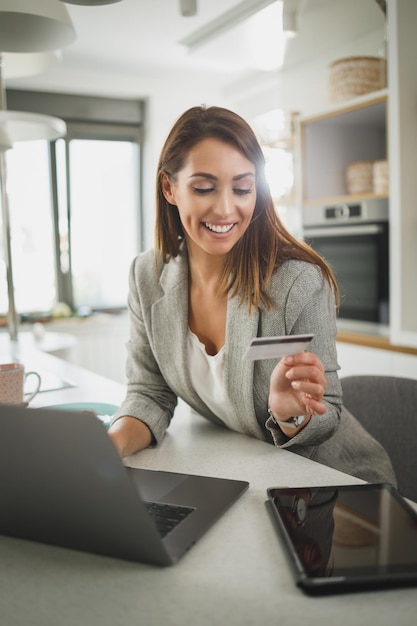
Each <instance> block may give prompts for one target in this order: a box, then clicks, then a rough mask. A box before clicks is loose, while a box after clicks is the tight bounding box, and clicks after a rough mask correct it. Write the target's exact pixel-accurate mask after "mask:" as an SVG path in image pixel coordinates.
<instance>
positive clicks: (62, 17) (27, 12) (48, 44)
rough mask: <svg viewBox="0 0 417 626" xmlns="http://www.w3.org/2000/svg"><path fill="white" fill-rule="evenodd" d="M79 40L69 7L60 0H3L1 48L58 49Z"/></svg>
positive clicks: (0, 34) (0, 10) (22, 49)
mask: <svg viewBox="0 0 417 626" xmlns="http://www.w3.org/2000/svg"><path fill="white" fill-rule="evenodd" d="M75 39H76V33H75V29H74V27H73V25H72V22H71V19H70V16H69V14H68V9H67V8H66V6H65V5H64V4H63V3H62V2H60V1H59V0H0V51H1V52H44V51H46V50H58V49H60V48H63V47H65V46H67V45H69V44H71V43H73V42H74V41H75Z"/></svg>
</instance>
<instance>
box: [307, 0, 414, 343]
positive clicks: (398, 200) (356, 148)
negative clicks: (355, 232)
mask: <svg viewBox="0 0 417 626" xmlns="http://www.w3.org/2000/svg"><path fill="white" fill-rule="evenodd" d="M416 24H417V2H416V1H415V0H387V37H388V48H387V51H388V53H387V67H388V87H387V89H385V90H382V91H378V92H373V93H371V94H367V95H366V96H361V97H359V98H354V99H352V100H348V101H346V102H345V103H343V104H339V105H338V106H333V107H329V109H328V110H327V111H324V112H321V113H320V114H318V115H315V116H314V117H310V118H306V119H303V118H301V119H300V122H299V154H300V167H299V172H298V181H299V185H298V187H299V190H298V202H299V204H300V206H302V207H303V210H304V211H306V210H308V207H314V206H319V205H322V206H323V205H327V204H330V205H332V204H342V203H346V202H352V201H354V202H355V201H360V200H363V199H367V198H369V197H380V196H377V195H376V194H373V193H367V194H359V195H352V194H347V193H346V192H347V188H346V181H345V173H346V166H347V165H348V164H349V163H351V162H355V161H362V160H380V159H388V163H389V170H388V171H389V238H390V241H389V244H390V269H389V276H390V314H389V319H390V323H389V329H388V332H389V340H390V342H391V343H392V344H393V345H398V346H410V347H417V314H416V311H417V289H416V272H417V170H416V164H417V56H416V39H415V25H416Z"/></svg>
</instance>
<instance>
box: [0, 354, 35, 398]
mask: <svg viewBox="0 0 417 626" xmlns="http://www.w3.org/2000/svg"><path fill="white" fill-rule="evenodd" d="M29 376H35V377H36V378H37V384H36V388H35V390H34V391H32V392H31V393H29V394H27V393H26V394H25V390H24V388H25V382H26V380H27V378H28V377H29ZM40 386H41V377H40V376H39V374H38V373H37V372H27V373H26V374H25V366H24V365H23V364H22V363H0V403H1V404H27V403H29V402H30V401H31V400H32V399H33V398H34V397H35V396H36V394H37V393H38V391H39V389H40Z"/></svg>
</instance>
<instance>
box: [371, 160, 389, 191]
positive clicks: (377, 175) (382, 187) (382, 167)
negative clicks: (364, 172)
mask: <svg viewBox="0 0 417 626" xmlns="http://www.w3.org/2000/svg"><path fill="white" fill-rule="evenodd" d="M388 175H389V173H388V161H387V160H385V159H384V160H381V161H375V163H374V165H373V175H372V178H373V187H374V193H377V194H381V195H388V192H389V177H388Z"/></svg>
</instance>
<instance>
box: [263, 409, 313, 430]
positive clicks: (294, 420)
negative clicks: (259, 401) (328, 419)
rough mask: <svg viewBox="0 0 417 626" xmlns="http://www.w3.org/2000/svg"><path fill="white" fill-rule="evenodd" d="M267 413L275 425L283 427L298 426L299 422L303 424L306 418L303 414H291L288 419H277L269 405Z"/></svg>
mask: <svg viewBox="0 0 417 626" xmlns="http://www.w3.org/2000/svg"><path fill="white" fill-rule="evenodd" d="M268 413H269V417H270V418H271V419H272V421H273V422H274V424H276V425H277V426H284V427H285V428H294V429H295V428H298V427H299V426H301V424H303V422H304V421H305V419H306V416H305V415H293V416H292V417H290V418H289V419H288V420H285V421H284V420H278V419H277V418H276V417H275V415H274V414H273V413H272V411H271V409H270V408H269V407H268Z"/></svg>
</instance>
